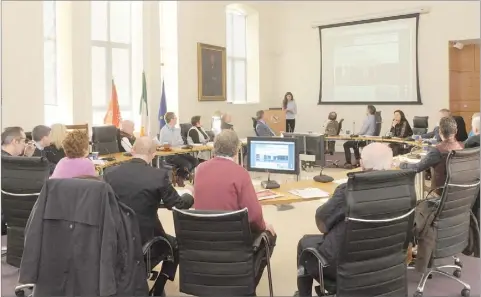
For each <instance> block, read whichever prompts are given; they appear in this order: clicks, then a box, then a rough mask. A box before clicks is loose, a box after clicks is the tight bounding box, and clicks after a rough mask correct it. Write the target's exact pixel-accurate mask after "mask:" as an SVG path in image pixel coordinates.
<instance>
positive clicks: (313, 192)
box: [289, 188, 330, 199]
mask: <svg viewBox="0 0 481 297" xmlns="http://www.w3.org/2000/svg"><path fill="white" fill-rule="evenodd" d="M289 193H291V194H294V195H296V196H299V197H301V198H306V199H307V198H327V197H329V196H330V195H329V193H327V192H325V191H323V190H321V189H318V188H305V189H298V190H292V191H289Z"/></svg>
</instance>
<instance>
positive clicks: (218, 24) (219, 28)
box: [178, 1, 279, 137]
mask: <svg viewBox="0 0 481 297" xmlns="http://www.w3.org/2000/svg"><path fill="white" fill-rule="evenodd" d="M229 3H232V2H222V1H219V2H218V1H179V2H178V24H179V27H178V58H179V60H178V63H179V119H180V122H190V118H191V117H192V116H193V115H200V116H201V117H202V119H203V121H204V125H205V126H210V120H211V116H212V115H213V114H214V112H215V111H216V110H220V111H222V112H228V113H231V114H232V117H233V122H234V125H235V127H234V129H235V130H236V131H237V132H238V134H239V135H240V136H241V137H246V136H248V135H253V134H254V132H253V128H252V121H251V119H250V118H251V117H252V116H255V112H256V111H257V110H259V109H265V108H268V107H269V106H270V105H269V104H270V103H271V101H272V100H271V98H273V96H275V94H276V90H275V78H276V74H275V72H274V69H275V65H274V63H275V57H276V55H275V51H276V46H275V45H276V44H275V42H276V40H277V37H276V34H277V32H278V31H277V27H276V26H275V25H274V24H273V23H274V22H275V20H276V19H277V18H278V14H277V10H276V8H277V4H276V3H274V2H257V1H255V2H254V1H253V2H245V4H246V5H249V6H250V7H251V8H252V9H255V10H257V12H258V13H259V30H260V33H259V35H260V44H259V52H260V53H259V56H260V59H259V60H260V67H259V68H260V83H259V85H260V87H259V88H260V102H259V103H257V104H235V105H234V104H229V103H227V102H199V101H198V100H197V42H201V43H207V44H212V45H217V46H225V45H226V29H225V7H226V5H228V4H229ZM276 105H279V103H277V104H276Z"/></svg>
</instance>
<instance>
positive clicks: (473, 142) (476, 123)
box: [464, 112, 481, 148]
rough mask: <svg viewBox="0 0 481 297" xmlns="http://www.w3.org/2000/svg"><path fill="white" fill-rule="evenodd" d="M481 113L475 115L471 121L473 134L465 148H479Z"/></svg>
mask: <svg viewBox="0 0 481 297" xmlns="http://www.w3.org/2000/svg"><path fill="white" fill-rule="evenodd" d="M480 118H481V116H480V113H479V112H478V113H475V114H474V115H473V119H472V120H471V132H470V133H469V135H470V136H469V138H468V139H466V141H465V142H464V147H465V148H472V147H479V131H480V129H481V123H480Z"/></svg>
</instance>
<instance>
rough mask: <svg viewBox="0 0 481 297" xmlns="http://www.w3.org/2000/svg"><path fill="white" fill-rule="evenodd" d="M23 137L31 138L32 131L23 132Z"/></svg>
mask: <svg viewBox="0 0 481 297" xmlns="http://www.w3.org/2000/svg"><path fill="white" fill-rule="evenodd" d="M25 138H27V139H28V140H32V139H33V138H32V132H25Z"/></svg>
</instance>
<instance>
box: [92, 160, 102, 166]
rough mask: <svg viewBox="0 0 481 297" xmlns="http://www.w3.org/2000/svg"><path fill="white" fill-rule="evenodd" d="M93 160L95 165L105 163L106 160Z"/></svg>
mask: <svg viewBox="0 0 481 297" xmlns="http://www.w3.org/2000/svg"><path fill="white" fill-rule="evenodd" d="M92 162H93V163H94V165H104V164H105V161H104V160H92Z"/></svg>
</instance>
